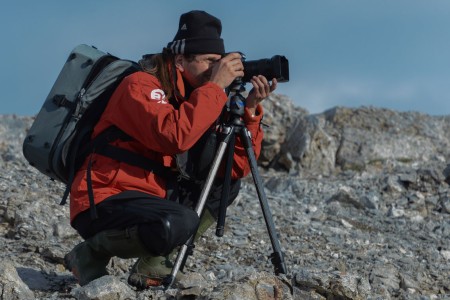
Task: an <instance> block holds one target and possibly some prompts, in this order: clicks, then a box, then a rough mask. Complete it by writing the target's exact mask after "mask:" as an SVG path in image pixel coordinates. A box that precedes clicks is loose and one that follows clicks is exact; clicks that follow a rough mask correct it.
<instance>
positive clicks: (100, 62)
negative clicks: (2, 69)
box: [23, 45, 139, 183]
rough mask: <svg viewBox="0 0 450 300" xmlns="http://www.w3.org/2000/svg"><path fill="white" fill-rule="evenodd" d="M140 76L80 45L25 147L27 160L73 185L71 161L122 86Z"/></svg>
mask: <svg viewBox="0 0 450 300" xmlns="http://www.w3.org/2000/svg"><path fill="white" fill-rule="evenodd" d="M137 70H139V65H138V64H137V63H135V62H133V61H129V60H121V59H118V58H117V57H115V56H113V55H111V54H107V53H104V52H102V51H100V50H98V49H96V48H95V47H92V46H88V45H79V46H77V47H75V49H73V51H72V52H71V53H70V55H69V57H68V59H67V61H66V62H65V64H64V67H63V69H62V71H61V72H60V74H59V76H58V78H57V79H56V82H55V83H54V85H53V88H52V89H51V91H50V93H49V95H48V97H47V99H46V100H45V102H44V104H43V106H42V108H41V110H40V111H39V113H38V114H37V115H36V118H35V120H34V122H33V124H32V126H31V128H30V129H29V131H28V133H27V136H26V138H25V140H24V142H23V154H24V156H25V158H26V159H27V160H28V162H29V163H30V164H31V165H32V166H33V167H35V168H36V169H38V170H39V171H40V172H42V173H44V174H45V175H47V176H49V177H51V178H52V179H56V180H58V181H61V182H64V183H68V181H69V177H70V167H71V166H70V164H71V160H72V159H75V156H76V153H77V150H78V149H79V148H80V147H81V145H80V143H82V141H83V140H84V141H86V139H88V138H89V137H88V135H90V132H91V130H92V129H93V126H94V125H95V123H96V121H97V120H98V118H99V117H100V115H101V113H102V112H103V110H104V108H105V106H106V104H107V102H108V100H109V98H110V96H111V94H112V92H113V91H114V89H115V88H116V87H117V85H118V84H119V83H120V81H121V80H122V79H123V78H124V77H125V76H127V75H128V74H131V73H133V72H136V71H137Z"/></svg>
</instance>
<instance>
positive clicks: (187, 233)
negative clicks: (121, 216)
mask: <svg viewBox="0 0 450 300" xmlns="http://www.w3.org/2000/svg"><path fill="white" fill-rule="evenodd" d="M199 223H200V219H199V217H198V215H197V213H196V212H195V211H193V210H190V209H186V211H184V212H183V213H182V214H177V215H170V214H167V215H164V216H162V217H161V219H160V220H159V221H158V222H152V223H143V224H140V225H139V237H140V239H141V241H142V243H143V244H144V245H145V247H146V248H147V249H148V250H149V251H150V252H151V253H152V254H155V255H167V254H169V253H170V252H172V250H173V249H174V248H176V247H178V246H180V245H182V244H184V243H185V242H186V241H187V240H188V239H189V238H190V237H191V236H192V235H193V234H195V232H196V231H197V228H198V225H199Z"/></svg>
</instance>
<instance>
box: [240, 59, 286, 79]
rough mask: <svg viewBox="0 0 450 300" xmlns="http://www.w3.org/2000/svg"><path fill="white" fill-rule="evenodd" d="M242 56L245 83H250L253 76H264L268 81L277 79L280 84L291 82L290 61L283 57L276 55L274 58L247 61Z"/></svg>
mask: <svg viewBox="0 0 450 300" xmlns="http://www.w3.org/2000/svg"><path fill="white" fill-rule="evenodd" d="M241 55H242V63H243V65H244V77H242V79H241V80H242V81H243V82H250V79H251V78H252V77H253V76H257V75H263V76H264V77H266V78H267V80H272V79H273V78H275V79H276V80H277V81H278V82H287V81H289V61H288V60H287V58H286V57H284V56H282V55H274V56H272V58H263V59H259V60H250V61H246V60H245V55H244V54H243V53H241Z"/></svg>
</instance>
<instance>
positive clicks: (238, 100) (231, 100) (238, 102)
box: [227, 77, 245, 125]
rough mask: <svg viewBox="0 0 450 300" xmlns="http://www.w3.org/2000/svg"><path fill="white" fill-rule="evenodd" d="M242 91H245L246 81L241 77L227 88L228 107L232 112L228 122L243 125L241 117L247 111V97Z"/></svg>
mask: <svg viewBox="0 0 450 300" xmlns="http://www.w3.org/2000/svg"><path fill="white" fill-rule="evenodd" d="M242 92H245V82H244V81H242V78H241V77H237V78H236V79H235V80H233V82H232V83H231V84H230V86H228V88H227V95H228V103H227V109H228V112H229V113H230V118H229V122H228V123H230V124H233V125H243V122H242V119H241V117H242V116H244V112H245V97H244V96H243V95H242V94H241V93H242Z"/></svg>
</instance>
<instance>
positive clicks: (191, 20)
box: [167, 10, 225, 55]
mask: <svg viewBox="0 0 450 300" xmlns="http://www.w3.org/2000/svg"><path fill="white" fill-rule="evenodd" d="M221 33H222V23H221V22H220V20H219V19H217V18H216V17H214V16H212V15H210V14H208V13H207V12H204V11H200V10H193V11H190V12H187V13H185V14H182V15H181V17H180V24H179V26H178V32H177V34H176V35H175V37H174V39H173V41H172V42H170V43H168V44H167V48H169V49H171V50H172V53H174V54H207V53H214V54H221V55H223V54H225V46H224V44H223V40H222V39H221V38H220V34H221Z"/></svg>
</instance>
